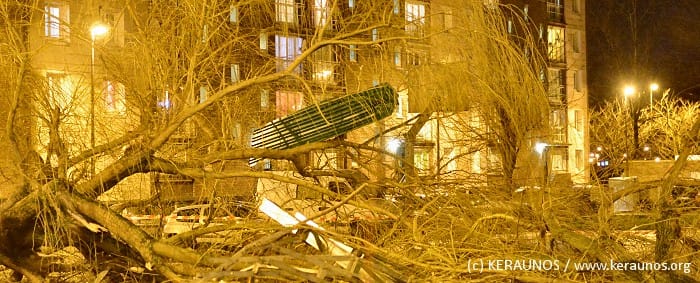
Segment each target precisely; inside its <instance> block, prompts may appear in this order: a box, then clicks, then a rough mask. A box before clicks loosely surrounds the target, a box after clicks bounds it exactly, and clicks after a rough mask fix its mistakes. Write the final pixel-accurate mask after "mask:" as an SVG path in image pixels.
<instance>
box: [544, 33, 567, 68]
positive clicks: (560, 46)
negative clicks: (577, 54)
mask: <svg viewBox="0 0 700 283" xmlns="http://www.w3.org/2000/svg"><path fill="white" fill-rule="evenodd" d="M547 58H549V60H552V61H555V62H563V61H564V28H561V27H557V26H549V27H547Z"/></svg>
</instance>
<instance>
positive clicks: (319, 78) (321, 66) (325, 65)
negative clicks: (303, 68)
mask: <svg viewBox="0 0 700 283" xmlns="http://www.w3.org/2000/svg"><path fill="white" fill-rule="evenodd" d="M311 62H312V68H313V70H312V74H311V75H312V78H313V79H314V81H316V82H320V83H333V73H334V69H335V65H336V62H335V58H334V56H333V50H332V49H331V47H330V46H326V47H322V48H321V49H318V50H316V51H315V52H314V53H313V54H311Z"/></svg>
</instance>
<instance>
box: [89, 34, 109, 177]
mask: <svg viewBox="0 0 700 283" xmlns="http://www.w3.org/2000/svg"><path fill="white" fill-rule="evenodd" d="M108 31H109V27H107V26H106V25H103V24H100V23H96V24H94V25H92V27H90V151H93V150H95V38H97V37H98V36H103V35H105V34H107V32H108ZM94 174H95V158H94V157H93V156H92V154H91V157H90V176H92V175H94Z"/></svg>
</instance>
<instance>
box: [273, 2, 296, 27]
mask: <svg viewBox="0 0 700 283" xmlns="http://www.w3.org/2000/svg"><path fill="white" fill-rule="evenodd" d="M275 4H276V5H275V7H276V8H277V21H278V22H283V23H296V14H297V13H296V7H295V5H294V0H276V3H275Z"/></svg>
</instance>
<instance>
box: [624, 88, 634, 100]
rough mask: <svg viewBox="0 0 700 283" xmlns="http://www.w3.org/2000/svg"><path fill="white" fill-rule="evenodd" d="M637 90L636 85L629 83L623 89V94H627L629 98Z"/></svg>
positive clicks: (626, 96)
mask: <svg viewBox="0 0 700 283" xmlns="http://www.w3.org/2000/svg"><path fill="white" fill-rule="evenodd" d="M635 92H637V89H635V88H634V86H631V85H628V86H625V89H623V91H622V94H624V95H625V98H626V99H629V98H630V96H632V95H634V93H635Z"/></svg>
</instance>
